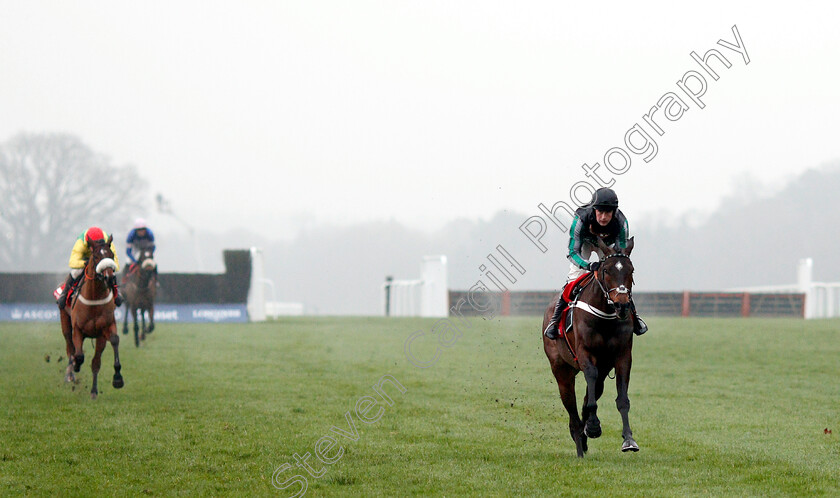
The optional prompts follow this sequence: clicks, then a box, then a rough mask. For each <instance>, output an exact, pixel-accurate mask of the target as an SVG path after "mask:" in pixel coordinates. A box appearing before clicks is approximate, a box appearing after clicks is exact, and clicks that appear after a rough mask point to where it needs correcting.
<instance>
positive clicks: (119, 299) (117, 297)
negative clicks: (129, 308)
mask: <svg viewBox="0 0 840 498" xmlns="http://www.w3.org/2000/svg"><path fill="white" fill-rule="evenodd" d="M109 283H110V284H111V287H112V288H113V289H114V306H116V307H117V308H119V307H120V305H121V304H122V302H123V299H122V296H120V288H119V286H118V285H117V277H113V278H112V279H111V280H110V282H109Z"/></svg>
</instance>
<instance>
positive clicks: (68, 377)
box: [64, 373, 76, 383]
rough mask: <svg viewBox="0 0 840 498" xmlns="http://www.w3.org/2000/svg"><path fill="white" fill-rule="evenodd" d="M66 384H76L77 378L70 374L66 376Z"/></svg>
mask: <svg viewBox="0 0 840 498" xmlns="http://www.w3.org/2000/svg"><path fill="white" fill-rule="evenodd" d="M64 382H66V383H70V382H76V376H75V375H73V374H72V373H69V374H67V375H65V376H64Z"/></svg>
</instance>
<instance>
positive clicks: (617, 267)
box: [615, 261, 624, 270]
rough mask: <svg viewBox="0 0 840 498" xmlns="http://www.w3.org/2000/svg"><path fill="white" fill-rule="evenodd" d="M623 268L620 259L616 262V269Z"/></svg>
mask: <svg viewBox="0 0 840 498" xmlns="http://www.w3.org/2000/svg"><path fill="white" fill-rule="evenodd" d="M622 268H624V265H622V264H621V262H620V261H619V262H618V263H616V264H615V269H616V270H620V269H622Z"/></svg>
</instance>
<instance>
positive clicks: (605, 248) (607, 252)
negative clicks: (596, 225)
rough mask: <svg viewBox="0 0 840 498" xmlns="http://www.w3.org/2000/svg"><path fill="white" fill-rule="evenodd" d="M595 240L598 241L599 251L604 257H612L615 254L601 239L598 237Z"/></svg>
mask: <svg viewBox="0 0 840 498" xmlns="http://www.w3.org/2000/svg"><path fill="white" fill-rule="evenodd" d="M595 240H597V241H598V249H600V250H601V252H602V253H604V256H611V255H613V254H615V250H613V249H612V248H611V247H610V246H608V245H607V244H604V241H603V240H601V237H596V239H595Z"/></svg>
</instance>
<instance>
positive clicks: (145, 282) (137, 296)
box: [123, 248, 157, 347]
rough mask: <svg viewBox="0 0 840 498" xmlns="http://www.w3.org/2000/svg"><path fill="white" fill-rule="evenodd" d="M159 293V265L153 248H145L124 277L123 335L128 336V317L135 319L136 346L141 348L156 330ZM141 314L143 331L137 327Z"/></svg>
mask: <svg viewBox="0 0 840 498" xmlns="http://www.w3.org/2000/svg"><path fill="white" fill-rule="evenodd" d="M156 292H157V264H156V263H155V260H154V254H153V253H152V249H151V248H143V249H141V251H140V256H139V258H138V259H137V264H136V265H134V267H133V268H131V269H129V270H128V271H127V272H126V274H125V276H124V277H123V294H124V296H125V317H124V320H123V334H128V316H129V314H130V315H131V316H132V318H133V319H134V345H135V346H137V347H139V346H140V341H144V340H146V334H151V333H152V332H153V331H154V330H155V294H156ZM138 312H139V314H140V321H141V322H142V325H143V327H142V329H141V328H139V327H138V326H137V315H138ZM146 312H148V313H149V326H148V327H146Z"/></svg>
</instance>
